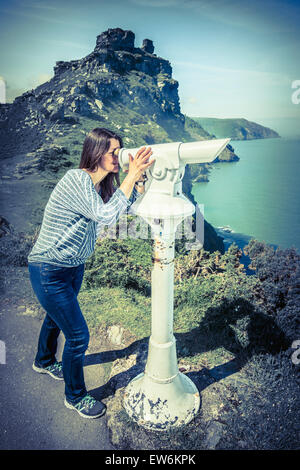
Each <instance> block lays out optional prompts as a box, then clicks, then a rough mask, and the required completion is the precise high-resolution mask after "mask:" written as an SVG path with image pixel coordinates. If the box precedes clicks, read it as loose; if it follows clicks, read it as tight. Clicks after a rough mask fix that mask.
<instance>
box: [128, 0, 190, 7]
mask: <svg viewBox="0 0 300 470" xmlns="http://www.w3.org/2000/svg"><path fill="white" fill-rule="evenodd" d="M130 2H131V3H134V4H135V5H139V6H145V7H153V8H164V7H174V6H181V5H182V3H183V2H182V1H180V0H130Z"/></svg>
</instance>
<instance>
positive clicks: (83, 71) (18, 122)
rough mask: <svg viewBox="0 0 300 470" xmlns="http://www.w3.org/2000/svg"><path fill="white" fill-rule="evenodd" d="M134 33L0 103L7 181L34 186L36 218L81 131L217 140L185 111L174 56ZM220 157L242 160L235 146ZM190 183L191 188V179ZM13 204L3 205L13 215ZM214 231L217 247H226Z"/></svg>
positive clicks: (131, 140)
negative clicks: (137, 40)
mask: <svg viewBox="0 0 300 470" xmlns="http://www.w3.org/2000/svg"><path fill="white" fill-rule="evenodd" d="M134 38H135V36H134V33H133V32H132V31H124V30H122V29H120V28H117V29H109V30H107V31H105V32H103V33H102V34H100V35H99V36H98V37H97V39H96V46H95V48H94V50H93V51H92V52H91V53H90V54H88V55H87V56H85V57H83V58H82V59H78V60H71V61H69V62H65V61H59V62H57V63H56V65H55V67H54V76H53V78H51V79H50V80H49V81H47V82H46V83H43V84H42V85H40V86H38V87H37V88H35V89H32V90H30V91H27V92H26V93H24V94H23V95H21V96H19V97H17V98H16V99H15V100H14V102H13V103H11V104H6V105H0V139H1V147H0V165H1V173H2V180H3V178H4V179H6V181H5V183H6V184H7V185H9V179H10V178H13V180H14V183H15V182H16V180H19V181H20V180H23V181H22V184H23V186H22V188H24V187H25V189H24V190H23V194H24V198H26V197H28V195H27V191H26V182H27V183H28V185H30V194H31V198H30V200H29V201H28V202H27V206H28V208H30V207H31V206H30V205H31V204H32V208H33V213H34V214H36V215H37V221H39V223H40V222H41V211H42V209H43V206H44V205H45V201H46V200H47V197H48V196H49V193H50V190H51V189H52V188H53V186H54V184H55V183H56V182H57V180H58V179H59V178H60V177H61V176H62V175H63V174H64V173H65V171H66V169H68V168H69V167H78V164H79V159H80V153H81V149H82V143H83V140H84V136H85V134H86V133H87V132H88V131H89V130H91V129H93V128H94V127H106V128H109V129H111V130H113V131H115V132H117V133H119V134H120V135H121V136H122V138H123V141H124V144H125V145H127V146H129V145H130V146H139V145H142V144H154V143H158V142H171V141H183V142H186V141H192V140H201V139H208V138H213V137H212V136H210V135H209V134H208V133H207V132H206V131H204V129H203V128H202V127H201V125H199V124H197V123H196V122H195V121H193V120H192V119H189V118H186V117H185V116H184V115H183V114H182V113H181V110H180V103H179V97H178V82H177V81H176V80H175V79H174V78H172V67H171V65H170V62H169V61H168V60H165V59H163V58H161V57H158V56H157V55H156V54H155V53H154V46H153V43H152V41H151V40H150V39H145V40H144V41H143V44H142V46H141V47H135V44H134ZM222 155H224V159H226V160H231V159H235V158H237V157H236V156H235V154H234V151H233V149H232V147H230V146H228V147H227V148H226V149H225V150H224V151H223V153H222ZM221 158H223V157H222V156H221ZM187 175H188V172H187ZM186 178H187V176H186ZM38 179H39V186H38V188H36V190H34V185H35V184H36V182H37V180H38ZM185 188H186V191H187V193H190V189H191V184H190V182H189V181H187V180H186V181H185ZM9 207H10V206H9V205H5V206H4V212H5V213H3V210H2V209H1V210H2V214H3V215H4V216H5V217H6V218H8V220H9V216H8V215H9V214H7V213H6V212H7V211H9V212H10V213H11V211H10V209H9ZM29 216H30V217H31V219H32V220H33V217H32V214H30V215H29ZM12 218H14V216H13V215H12ZM9 221H10V220H9ZM211 236H212V235H211V231H210V237H211ZM216 237H217V236H216V235H215V240H214V241H213V243H212V245H213V246H214V247H215V246H218V247H219V248H220V249H221V250H222V243H220V242H221V240H220V239H219V238H216ZM207 248H209V247H208V246H207Z"/></svg>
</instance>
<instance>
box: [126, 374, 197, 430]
mask: <svg viewBox="0 0 300 470" xmlns="http://www.w3.org/2000/svg"><path fill="white" fill-rule="evenodd" d="M200 401H201V399H200V394H199V391H198V389H197V387H196V386H195V384H194V383H193V382H192V381H191V380H190V379H189V378H188V377H187V376H186V375H184V374H182V373H181V372H178V374H177V375H176V377H175V378H174V379H173V380H172V381H171V382H169V383H157V382H154V381H153V380H152V378H151V377H149V376H147V374H146V373H142V374H139V375H137V376H136V377H135V378H134V379H133V380H132V381H131V382H130V383H129V384H128V385H127V387H126V390H125V396H124V402H123V405H124V408H125V410H126V412H127V414H128V415H129V416H130V417H131V418H132V419H133V420H134V421H135V422H136V423H137V424H139V425H140V426H142V427H144V428H146V429H150V430H153V431H165V430H168V429H170V428H176V427H180V426H184V425H186V424H188V423H189V422H190V421H192V419H194V418H195V416H196V415H197V412H198V410H199V408H200Z"/></svg>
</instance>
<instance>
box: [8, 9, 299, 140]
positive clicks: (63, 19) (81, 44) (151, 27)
mask: <svg viewBox="0 0 300 470" xmlns="http://www.w3.org/2000/svg"><path fill="white" fill-rule="evenodd" d="M299 24H300V2H299V1H295V0H284V1H283V0H264V1H261V0H260V1H258V0H253V1H249V0H247V1H246V0H85V1H82V0H64V1H63V2H62V1H61V0H52V1H49V0H48V1H47V0H9V1H8V0H0V41H1V42H0V44H1V48H0V77H2V78H1V79H0V102H1V100H2V102H3V101H4V100H6V102H12V101H13V100H14V98H15V97H16V96H19V95H21V94H22V93H24V92H25V91H27V90H31V89H32V88H35V87H36V86H38V85H39V84H41V83H43V82H45V81H47V80H49V79H50V78H51V77H53V74H54V73H53V67H54V66H55V63H56V61H59V60H65V61H69V60H74V59H80V58H82V57H84V56H86V55H87V54H89V53H90V52H91V51H92V50H93V49H94V47H95V44H96V37H97V36H98V35H99V34H101V33H102V32H104V31H106V30H107V29H109V28H117V27H119V28H122V29H124V30H131V31H133V32H134V33H135V46H136V47H140V46H141V45H142V42H143V39H145V38H147V39H151V40H152V41H153V43H154V47H155V51H154V52H155V53H156V54H157V55H158V56H160V57H163V58H164V59H167V60H169V61H170V63H171V66H172V70H173V78H174V79H176V80H178V82H179V98H180V106H181V112H182V113H184V114H187V115H188V116H191V117H193V116H194V117H195V116H200V117H201V116H202V117H217V118H237V117H239V118H246V119H249V120H250V121H255V122H258V123H260V124H263V125H268V126H270V127H272V128H273V129H275V130H277V131H278V132H279V133H281V135H283V136H285V135H289V134H290V135H295V134H297V133H298V135H300V92H299V93H298V94H297V89H298V88H300V60H299V57H300V27H299ZM293 86H294V87H295V86H296V88H293ZM293 94H294V99H292V97H293ZM1 96H2V98H1ZM295 98H296V99H295ZM298 101H299V103H298Z"/></svg>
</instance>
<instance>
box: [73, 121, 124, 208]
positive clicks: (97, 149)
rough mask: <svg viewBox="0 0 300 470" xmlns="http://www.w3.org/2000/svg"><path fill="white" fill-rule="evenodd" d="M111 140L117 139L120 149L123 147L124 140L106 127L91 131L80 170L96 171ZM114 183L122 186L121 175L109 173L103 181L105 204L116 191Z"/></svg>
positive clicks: (102, 194)
mask: <svg viewBox="0 0 300 470" xmlns="http://www.w3.org/2000/svg"><path fill="white" fill-rule="evenodd" d="M110 139H117V140H118V141H119V142H120V147H123V142H122V138H121V137H120V136H119V135H117V134H115V133H114V132H112V131H110V130H108V129H105V128H104V127H96V128H95V129H93V130H92V131H90V132H89V133H88V134H87V136H86V138H85V140H84V142H83V149H82V152H81V159H80V164H79V168H85V169H86V170H88V171H91V172H94V171H96V170H97V167H98V165H99V163H100V160H101V158H102V156H103V155H104V154H105V153H106V152H107V151H108V150H109V147H110ZM114 181H116V183H117V186H120V177H119V173H108V175H107V176H106V177H105V178H104V179H103V180H102V181H101V197H102V199H103V201H104V202H107V201H108V200H109V199H110V198H111V196H112V195H113V193H114V191H115V190H116V187H115V186H114Z"/></svg>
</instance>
